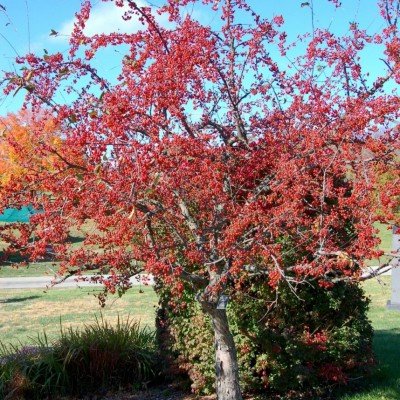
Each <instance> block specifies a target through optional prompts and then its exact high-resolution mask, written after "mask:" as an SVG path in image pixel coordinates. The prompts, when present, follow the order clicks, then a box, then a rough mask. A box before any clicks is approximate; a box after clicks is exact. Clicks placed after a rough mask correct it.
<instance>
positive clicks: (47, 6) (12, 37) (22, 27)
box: [0, 0, 384, 115]
mask: <svg viewBox="0 0 400 400" xmlns="http://www.w3.org/2000/svg"><path fill="white" fill-rule="evenodd" d="M161 1H162V0H152V1H151V2H152V3H153V4H154V3H156V4H157V3H158V4H159V3H160V2H161ZM139 2H144V0H140V1H139ZM249 2H250V4H251V5H252V6H253V7H254V9H255V10H256V11H258V12H259V13H260V14H261V15H263V16H267V17H269V16H271V17H272V16H273V15H278V14H282V15H283V16H284V18H285V21H286V23H285V26H286V30H287V32H288V33H289V35H290V36H292V37H295V35H296V34H298V33H300V32H302V33H304V32H305V31H310V30H311V13H310V8H309V7H307V6H303V7H302V6H301V4H302V3H304V2H305V0H302V1H300V0H250V1H249ZM343 3H344V6H342V7H341V8H339V9H336V8H335V7H334V6H332V5H331V4H330V3H328V2H327V1H326V0H314V10H315V21H314V22H315V26H316V27H323V28H327V27H330V29H331V30H333V31H334V32H338V33H345V32H346V31H347V29H348V24H349V22H350V21H359V22H360V24H361V25H362V26H363V27H365V28H366V29H367V30H368V31H369V33H375V32H376V31H378V30H380V29H381V28H382V26H383V23H384V22H383V20H382V18H381V17H380V16H379V12H378V9H377V6H376V1H375V0H344V1H343ZM0 5H2V6H4V7H5V9H6V10H5V11H4V10H0V71H7V70H13V68H15V63H14V61H13V60H14V58H15V56H16V53H18V54H20V55H24V54H25V53H27V52H28V51H32V52H35V53H38V54H43V49H46V50H47V51H49V52H52V51H62V52H63V51H66V49H67V47H68V46H67V41H68V33H69V32H70V30H71V27H72V23H73V18H74V13H75V12H76V11H77V10H78V9H79V6H80V0H0ZM93 5H94V8H93V15H92V19H91V22H90V24H89V26H88V27H87V33H88V34H93V33H100V32H110V31H112V30H122V31H134V30H136V29H137V28H138V22H137V21H130V22H129V23H126V22H124V21H122V19H121V18H120V16H121V10H120V9H117V8H116V7H115V6H113V4H112V3H103V2H102V1H100V0H93ZM187 11H188V12H189V13H194V15H195V16H196V17H197V18H198V19H200V20H201V21H202V22H204V23H206V24H211V25H215V24H217V23H218V19H216V18H215V16H214V15H213V14H212V13H210V12H209V11H208V10H205V9H204V8H196V9H194V10H193V9H192V8H191V7H190V8H188V10H187ZM163 22H164V21H161V23H163ZM52 29H54V30H56V31H57V32H59V33H60V36H58V37H54V36H49V34H50V31H51V30H52ZM376 55H377V54H376V53H375V52H373V51H370V52H369V53H368V52H366V53H365V54H364V62H365V63H369V62H370V61H371V60H373V59H376V58H377V57H376ZM98 66H99V67H100V68H102V70H103V73H104V74H106V75H109V76H112V75H113V71H117V70H118V69H117V67H118V56H117V55H116V54H115V53H114V54H113V53H107V54H106V56H105V57H103V59H102V60H101V61H98ZM382 67H383V65H381V64H377V63H375V62H370V68H371V72H372V74H374V72H377V71H378V70H380V69H381V68H382ZM21 101H22V98H21V96H17V97H15V98H13V97H12V96H8V97H7V98H4V96H3V95H2V94H0V115H5V114H6V113H7V112H13V111H16V110H17V109H18V108H19V107H20V105H21Z"/></svg>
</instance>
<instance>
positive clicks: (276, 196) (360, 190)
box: [1, 0, 400, 400]
mask: <svg viewBox="0 0 400 400" xmlns="http://www.w3.org/2000/svg"><path fill="white" fill-rule="evenodd" d="M114 3H115V7H120V8H121V15H122V14H123V18H124V19H125V20H126V23H127V24H130V23H133V22H132V21H136V22H137V21H139V22H141V24H142V25H141V28H140V29H137V30H135V31H134V32H132V33H123V32H115V33H110V34H102V33H99V34H95V35H93V36H88V35H87V34H86V33H85V25H86V24H87V23H88V21H90V13H91V7H92V5H91V2H90V1H84V2H83V3H82V7H81V9H80V11H78V12H77V14H76V22H75V25H74V29H73V32H72V34H71V37H70V41H69V44H70V47H69V53H67V54H62V53H55V54H45V55H44V56H43V57H39V56H37V55H35V54H28V55H26V56H25V57H23V58H18V59H17V63H18V64H19V65H20V66H21V67H22V68H21V72H20V73H19V74H16V73H8V74H6V86H5V89H4V90H5V93H6V94H12V93H13V92H15V91H17V90H20V89H25V90H26V107H30V108H31V109H32V110H33V111H32V112H35V110H36V109H38V108H40V109H43V108H45V109H46V112H48V113H51V114H52V116H53V118H54V121H55V123H56V124H57V127H58V130H59V135H60V137H62V139H63V142H64V146H65V147H66V148H67V149H68V152H67V153H65V154H61V153H59V152H58V151H56V149H54V148H53V147H51V146H48V145H47V144H46V143H40V144H38V146H39V147H40V151H42V152H44V153H46V152H48V153H51V154H54V155H56V157H55V159H54V163H53V165H52V166H51V168H42V169H40V170H33V171H32V174H33V175H34V176H32V175H31V178H30V179H31V182H41V190H40V193H36V194H35V193H33V192H32V191H30V190H29V185H26V184H24V182H19V183H18V182H14V183H15V184H14V185H13V186H12V187H10V186H4V187H3V188H2V192H1V201H2V205H3V206H6V205H7V206H13V205H14V206H15V205H22V204H27V203H29V204H34V205H36V206H40V208H41V209H42V210H43V212H42V213H40V214H36V215H34V216H33V217H32V219H31V223H30V224H29V225H19V226H16V227H13V230H10V229H9V227H7V228H4V230H3V235H4V236H5V237H6V239H7V240H13V243H14V248H15V249H18V251H20V252H22V253H23V254H25V255H26V256H29V257H30V258H31V259H34V258H38V257H41V256H43V255H44V253H45V252H46V249H47V248H48V245H50V244H51V246H52V250H53V252H54V257H55V259H57V260H60V261H61V267H60V274H61V273H64V274H68V273H69V274H72V273H73V274H78V275H79V274H80V272H81V271H82V270H84V269H89V268H98V269H100V271H103V270H105V269H107V270H108V271H109V275H108V277H107V278H104V277H102V276H101V275H99V276H95V277H94V278H92V279H97V280H99V281H102V282H103V283H104V285H105V290H106V292H107V291H108V292H115V291H120V292H123V291H125V290H126V289H128V288H129V286H130V283H129V277H130V276H132V275H134V274H136V273H138V272H141V271H146V272H147V273H150V274H153V275H154V276H155V277H156V278H157V280H158V281H159V282H160V283H161V284H163V285H168V286H170V287H171V288H172V293H173V294H174V297H173V298H172V299H171V302H172V303H175V305H176V306H177V307H184V304H183V303H182V300H180V294H181V293H182V289H183V287H184V286H185V287H191V288H192V289H193V291H195V292H196V293H197V299H198V301H199V302H200V304H201V306H202V309H203V311H204V312H205V313H206V314H208V315H209V317H210V319H211V320H212V324H213V328H214V332H215V344H216V347H215V348H216V392H217V397H218V399H219V400H238V399H241V398H242V394H241V390H240V386H239V377H238V366H237V359H236V350H235V344H234V338H233V337H232V334H231V332H230V329H229V324H228V319H227V314H226V299H228V298H229V295H230V293H232V292H233V291H240V290H241V288H242V287H243V286H242V285H245V284H246V279H247V277H249V276H251V275H254V274H257V275H261V276H263V277H264V278H265V279H264V281H265V285H269V286H271V287H276V285H277V283H278V282H279V281H280V280H281V279H285V280H287V281H288V282H289V283H290V285H291V286H292V287H293V290H295V287H296V285H299V284H301V283H302V282H304V281H305V280H313V281H315V282H316V283H318V284H319V285H321V286H324V287H326V288H327V289H329V288H330V287H331V286H332V285H334V284H335V282H336V281H338V280H343V279H349V280H350V279H358V278H359V277H360V276H361V267H362V266H363V263H364V260H366V259H368V258H372V257H376V256H378V255H379V251H378V250H376V248H377V247H376V246H377V244H378V243H379V239H378V238H377V234H376V231H375V230H374V228H373V222H374V221H376V220H380V221H382V222H388V221H392V222H393V220H394V219H395V218H396V216H395V215H394V214H393V212H392V210H393V209H394V207H393V206H394V202H395V201H398V196H399V190H400V185H399V184H398V182H399V181H398V177H397V178H396V173H395V174H394V176H395V178H394V179H391V180H387V181H382V179H379V176H381V175H382V174H384V173H385V172H386V171H387V170H388V169H390V171H392V173H393V171H398V167H399V164H398V163H399V157H398V151H399V149H398V146H399V141H398V136H399V124H398V121H399V110H400V99H399V96H398V92H397V89H396V87H397V85H398V83H399V82H400V39H399V31H398V17H399V1H398V0H397V1H396V0H379V2H378V3H377V4H376V10H377V12H380V14H381V17H382V21H383V25H382V26H383V28H382V31H381V32H376V33H374V34H369V33H367V32H366V31H365V30H363V29H362V27H361V26H359V24H357V22H352V23H351V24H350V25H349V27H348V30H347V32H346V33H345V34H344V35H342V36H339V35H336V34H334V33H333V32H330V31H329V30H328V29H314V28H312V29H310V32H306V33H305V34H304V35H300V36H299V37H297V38H296V39H295V41H294V42H292V41H290V40H289V36H288V35H287V30H286V27H285V22H284V18H283V17H282V16H280V15H279V14H278V12H279V10H276V11H277V14H276V15H275V16H268V15H266V16H264V15H259V14H257V13H256V12H255V11H254V10H253V9H252V7H251V4H250V3H249V2H247V1H246V0H165V1H164V2H163V3H162V4H161V5H160V6H159V7H157V8H156V7H155V6H147V5H143V2H142V1H137V2H136V1H133V0H116V1H115V2H114ZM327 3H329V4H330V6H331V7H340V4H339V3H338V1H330V2H328V0H327ZM189 6H195V7H196V6H199V7H201V9H202V10H207V12H209V13H214V14H215V16H216V17H217V18H214V21H218V22H215V24H213V25H212V26H208V25H205V24H202V23H201V22H200V21H199V20H198V19H197V18H196V14H195V13H194V14H193V15H191V14H190V13H188V12H187V10H188V7H189ZM303 6H304V7H311V6H312V5H310V4H309V3H303ZM299 7H300V5H299ZM311 11H312V12H314V11H313V10H311ZM374 47H376V48H377V49H379V54H380V55H379V56H378V57H377V58H381V59H382V60H381V61H380V60H379V59H377V60H376V62H379V63H380V64H381V68H380V71H381V74H380V75H379V76H374V77H373V76H368V70H367V69H366V68H365V65H364V64H363V63H362V61H361V60H362V54H363V52H364V51H365V50H366V49H369V48H374ZM109 48H116V49H118V51H119V53H118V54H121V52H123V54H124V55H123V57H121V58H116V60H117V62H119V63H120V70H119V74H118V77H117V79H115V80H113V79H111V78H110V79H107V77H106V76H102V75H101V74H100V73H99V70H98V69H96V68H95V64H96V62H98V59H99V58H101V57H102V56H103V57H104V54H110V53H107V49H109ZM374 54H375V53H374ZM367 67H368V66H367ZM61 94H64V97H63V96H61ZM62 99H66V100H65V101H61V100H62ZM16 183H18V184H16ZM378 186H379V193H378V195H377V190H376V189H377V187H378ZM396 199H397V200H396ZM377 203H378V204H377ZM378 209H379V212H377V210H378ZM88 225H90V229H87V226H88ZM73 227H74V229H82V230H85V234H86V237H85V240H84V242H83V245H82V246H80V247H71V246H70V242H69V236H68V234H69V232H70V230H71V228H73ZM16 228H18V229H19V230H20V231H21V232H20V233H18V234H16V233H14V234H13V232H16V230H15V229H16ZM33 233H34V237H35V241H34V242H32V241H31V240H29V238H30V237H32V234H33ZM284 243H291V246H290V249H288V248H287V246H285V245H284ZM288 251H290V253H291V254H295V257H287V256H286V255H287V252H288Z"/></svg>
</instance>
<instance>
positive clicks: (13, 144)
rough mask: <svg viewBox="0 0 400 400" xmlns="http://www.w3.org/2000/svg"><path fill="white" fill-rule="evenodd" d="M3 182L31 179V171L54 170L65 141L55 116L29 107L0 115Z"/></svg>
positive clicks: (0, 169)
mask: <svg viewBox="0 0 400 400" xmlns="http://www.w3.org/2000/svg"><path fill="white" fill-rule="evenodd" d="M0 123H1V127H0V132H1V136H0V184H1V185H2V186H4V185H7V184H9V183H10V182H12V181H14V180H18V181H20V180H22V181H26V180H28V181H29V175H31V174H32V173H37V172H38V171H41V170H52V169H54V168H55V164H56V162H57V159H58V158H59V156H58V155H57V154H56V153H60V152H61V151H62V146H63V141H62V139H61V137H60V136H59V135H58V128H57V125H56V123H55V122H54V120H53V119H52V118H51V117H49V116H46V115H40V116H39V117H37V116H34V115H32V113H30V112H28V111H20V112H19V113H17V114H9V115H8V116H7V117H6V118H4V119H0Z"/></svg>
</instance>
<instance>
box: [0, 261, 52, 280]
mask: <svg viewBox="0 0 400 400" xmlns="http://www.w3.org/2000/svg"><path fill="white" fill-rule="evenodd" d="M57 269H58V268H57V265H54V263H52V262H40V263H32V264H29V265H28V266H26V267H25V266H21V267H19V268H15V267H12V266H10V265H0V278H11V277H12V278H17V277H24V276H47V275H50V276H53V275H54V274H55V273H56V272H57Z"/></svg>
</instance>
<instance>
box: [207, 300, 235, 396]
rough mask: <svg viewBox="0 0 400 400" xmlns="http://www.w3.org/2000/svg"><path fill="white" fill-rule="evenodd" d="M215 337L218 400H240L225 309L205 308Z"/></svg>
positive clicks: (232, 344) (231, 339)
mask: <svg viewBox="0 0 400 400" xmlns="http://www.w3.org/2000/svg"><path fill="white" fill-rule="evenodd" d="M206 312H207V313H208V314H209V315H210V317H211V320H212V324H213V327H214V335H215V370H216V371H215V372H216V392H217V399H218V400H242V394H241V392H240V386H239V368H238V363H237V356H236V346H235V342H234V340H233V336H232V333H231V331H230V329H229V324H228V317H227V315H226V309H222V310H219V309H216V308H215V305H214V307H213V308H211V307H210V308H209V307H207V310H206Z"/></svg>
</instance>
